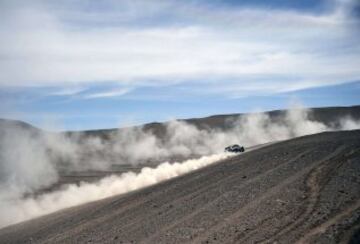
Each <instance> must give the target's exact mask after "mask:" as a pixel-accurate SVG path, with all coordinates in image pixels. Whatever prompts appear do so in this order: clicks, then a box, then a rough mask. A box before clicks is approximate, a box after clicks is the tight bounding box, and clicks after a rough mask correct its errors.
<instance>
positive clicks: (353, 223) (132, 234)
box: [0, 131, 360, 243]
mask: <svg viewBox="0 0 360 244" xmlns="http://www.w3.org/2000/svg"><path fill="white" fill-rule="evenodd" d="M359 233H360V131H350V132H332V133H322V134H318V135H313V136H306V137H301V138H297V139H293V140H289V141H284V142H280V143H276V144H272V145H269V146H266V147H263V148H260V149H257V150H254V151H251V152H248V153H245V154H241V155H239V156H236V157H233V158H230V159H227V160H225V161H222V162H219V163H217V164H214V165H211V166H209V167H206V168H203V169H200V170H197V171H194V172H191V173H189V174H186V175H183V176H181V177H178V178H174V179H172V180H169V181H166V182H163V183H160V184H157V185H154V186H151V187H148V188H145V189H142V190H138V191H135V192H131V193H128V194H126V195H121V196H115V197H112V198H108V199H104V200H101V201H97V202H92V203H89V204H85V205H82V206H78V207H73V208H70V209H65V210H62V211H59V212H56V213H53V214H50V215H47V216H43V217H41V218H38V219H34V220H30V221H27V222H24V223H20V224H17V225H13V226H10V227H6V228H3V229H1V230H0V243H258V242H259V243H359V241H360V236H359Z"/></svg>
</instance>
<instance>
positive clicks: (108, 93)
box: [80, 88, 131, 99]
mask: <svg viewBox="0 0 360 244" xmlns="http://www.w3.org/2000/svg"><path fill="white" fill-rule="evenodd" d="M130 91H131V89H130V88H118V89H112V90H108V91H104V92H95V93H89V94H85V95H82V96H80V98H84V99H94V98H109V97H120V96H123V95H125V94H127V93H129V92H130Z"/></svg>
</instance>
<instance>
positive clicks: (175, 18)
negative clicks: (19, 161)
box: [0, 0, 360, 130]
mask: <svg viewBox="0 0 360 244" xmlns="http://www.w3.org/2000/svg"><path fill="white" fill-rule="evenodd" d="M359 6H360V4H359V3H358V2H357V1H355V0H354V1H352V0H328V1H326V0H324V1H312V0H303V1H285V0H275V1H265V0H256V1H250V0H244V1H234V0H232V1H231V0H229V1H220V0H210V1H205V0H192V1H190V0H189V1H175V0H168V1H162V0H154V1H146V0H119V1H115V0H106V1H90V0H88V1H85V0H84V1H70V0H65V1H45V0H44V1H41V0H39V1H10V0H9V1H1V3H0V16H1V18H2V21H1V22H0V37H1V39H0V44H1V45H0V103H1V106H0V117H4V118H13V119H20V120H24V121H27V122H30V123H33V124H35V125H38V126H41V127H51V128H55V129H71V130H82V129H93V128H110V127H118V126H124V125H130V124H141V123H146V122H151V121H164V120H169V119H174V118H189V117H202V116H207V115H212V114H224V113H241V112H251V111H254V110H257V111H259V110H270V109H281V108H286V107H288V105H289V103H291V101H293V100H299V101H301V102H302V103H303V104H304V105H305V106H310V107H319V106H345V105H355V104H359V103H360V96H359V95H358V94H360V93H359V86H360V69H359V64H360V44H359V43H360V33H359V31H360V28H359V27H360V18H359V17H360V14H359V13H360V11H359V9H360V7H359Z"/></svg>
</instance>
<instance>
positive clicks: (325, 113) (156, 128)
mask: <svg viewBox="0 0 360 244" xmlns="http://www.w3.org/2000/svg"><path fill="white" fill-rule="evenodd" d="M286 111H287V110H273V111H268V112H263V113H264V114H266V115H268V116H269V117H270V119H271V120H272V121H274V122H276V121H279V120H281V119H282V118H283V116H284V115H285V113H286ZM309 111H310V112H309V119H310V120H313V121H318V122H322V123H324V124H326V125H331V124H334V123H336V122H338V119H340V118H346V117H351V118H353V119H355V120H360V105H358V106H351V107H324V108H311V109H309ZM247 115H249V113H238V114H223V115H213V116H209V117H204V118H191V119H183V120H180V121H183V122H186V123H189V124H191V125H195V126H196V127H197V128H199V129H227V128H228V127H229V123H228V122H229V121H234V120H236V119H239V118H241V117H243V116H247ZM166 123H167V122H164V123H158V122H153V123H148V124H144V125H142V126H140V127H143V129H144V131H152V132H153V133H154V134H155V135H156V136H158V137H162V135H164V134H165V130H166ZM115 130H118V129H100V130H87V131H82V132H66V133H69V134H78V133H80V134H84V135H86V136H100V137H103V138H106V137H108V135H109V134H110V133H112V132H114V131H115Z"/></svg>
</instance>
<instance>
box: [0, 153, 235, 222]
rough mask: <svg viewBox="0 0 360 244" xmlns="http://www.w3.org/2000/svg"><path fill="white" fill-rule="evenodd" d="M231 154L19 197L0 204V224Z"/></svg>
mask: <svg viewBox="0 0 360 244" xmlns="http://www.w3.org/2000/svg"><path fill="white" fill-rule="evenodd" d="M229 156H231V154H227V153H222V154H215V155H211V156H203V157H201V158H199V159H190V160H186V161H184V162H182V163H168V162H165V163H162V164H160V165H158V166H157V167H156V168H148V167H146V168H143V169H142V170H141V172H140V173H138V174H136V173H133V172H128V173H124V174H122V175H120V176H116V175H111V176H108V177H105V178H103V179H101V180H100V181H98V182H96V183H85V182H82V183H81V184H80V185H75V184H70V185H65V186H64V187H63V188H62V189H61V190H58V191H54V192H51V193H48V194H44V195H40V196H38V197H36V198H27V199H25V200H24V199H18V200H16V201H14V202H13V203H12V204H11V205H7V206H6V207H5V206H1V205H0V206H1V207H0V216H1V221H0V227H4V226H7V225H10V224H14V223H17V222H20V221H24V220H28V219H31V218H34V217H38V216H41V215H45V214H48V213H52V212H55V211H57V210H60V209H63V208H67V207H71V206H75V205H79V204H82V203H86V202H91V201H94V200H99V199H103V198H106V197H110V196H114V195H117V194H122V193H126V192H129V191H133V190H136V189H140V188H143V187H146V186H150V185H153V184H156V183H158V182H161V181H163V180H167V179H170V178H173V177H176V176H179V175H182V174H185V173H187V172H190V171H192V170H196V169H199V168H201V167H204V166H206V165H209V164H212V163H214V162H217V161H219V160H222V159H225V158H227V157H229Z"/></svg>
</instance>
